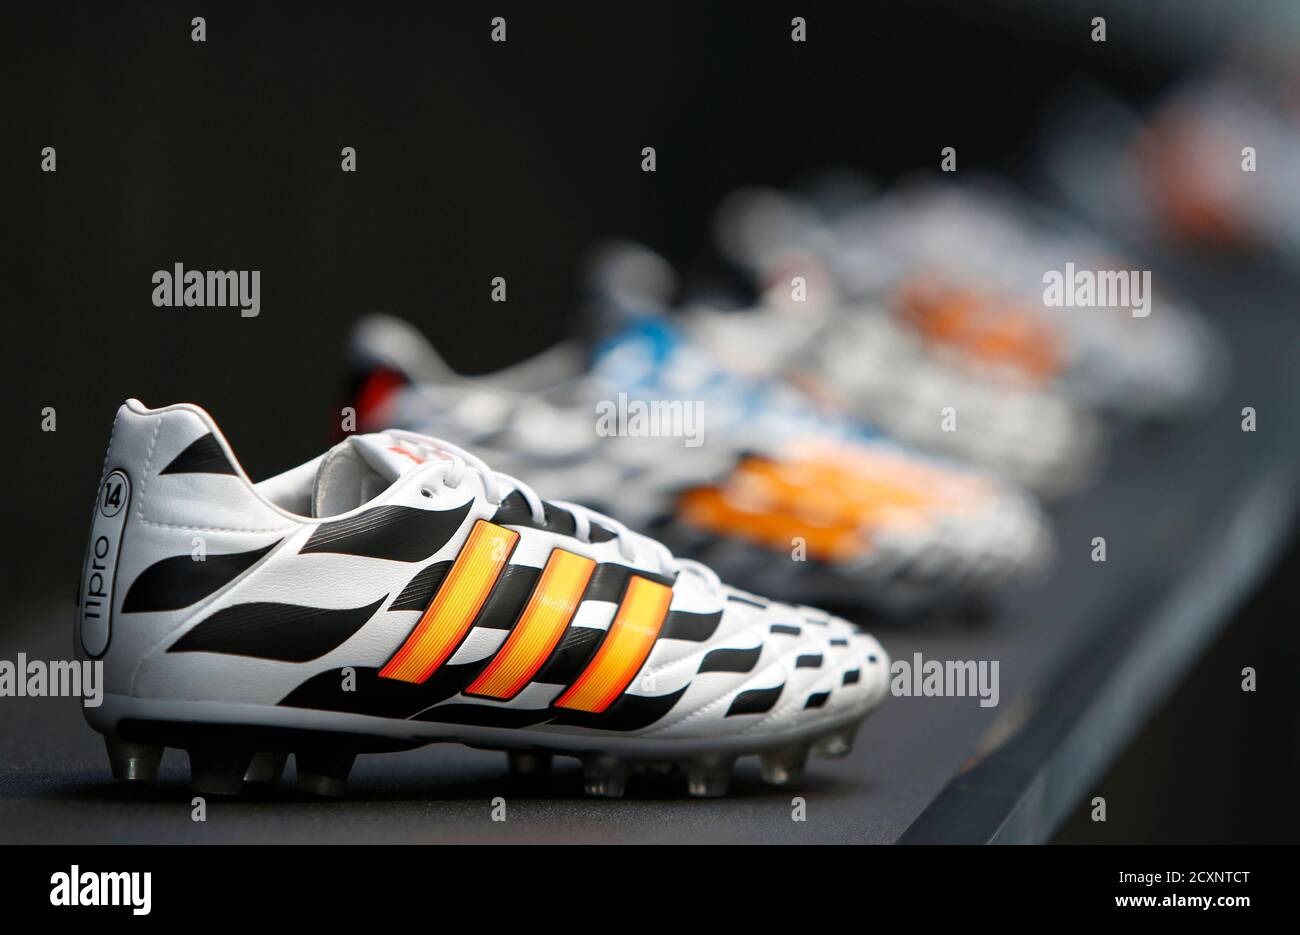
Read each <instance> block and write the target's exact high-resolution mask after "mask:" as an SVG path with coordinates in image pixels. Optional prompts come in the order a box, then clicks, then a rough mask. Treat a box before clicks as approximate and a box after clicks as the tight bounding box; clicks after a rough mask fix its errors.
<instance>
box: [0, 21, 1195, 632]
mask: <svg viewBox="0 0 1300 935" xmlns="http://www.w3.org/2000/svg"><path fill="white" fill-rule="evenodd" d="M796 6H797V9H794V8H793V7H791V6H790V5H789V4H756V3H720V4H707V5H705V4H685V3H678V4H656V5H653V6H651V5H645V4H636V5H632V4H595V3H588V4H579V3H557V4H538V3H523V4H520V3H496V4H493V5H491V6H490V7H483V6H480V5H474V4H468V3H456V4H448V3H438V4H412V5H409V6H389V5H382V4H350V5H337V6H336V5H332V4H313V5H312V6H311V8H306V7H303V8H298V7H296V6H294V5H288V4H286V5H284V7H283V8H279V9H266V8H261V7H255V6H253V5H245V4H212V3H194V4H189V5H182V6H178V5H176V4H174V3H160V4H118V3H87V4H66V3H57V2H56V3H49V4H43V5H41V7H40V8H39V10H33V11H26V12H20V11H18V10H16V9H14V8H13V5H6V7H5V10H4V13H3V14H0V15H3V18H4V24H3V29H2V30H0V32H3V39H0V41H2V42H3V43H4V48H3V58H4V63H5V64H4V83H3V98H2V100H3V104H4V114H5V123H6V133H5V142H4V145H3V147H0V150H2V155H0V158H3V160H4V164H3V175H2V176H0V177H2V178H3V184H4V186H5V188H6V198H5V214H6V222H7V224H6V227H7V235H8V240H9V243H8V244H7V245H6V248H5V250H4V255H3V258H0V262H2V263H3V264H4V275H3V285H2V286H0V288H2V289H3V290H4V292H3V297H2V298H3V307H4V311H5V335H6V339H5V341H4V355H5V361H4V368H3V372H4V374H5V377H4V379H5V383H6V389H7V392H6V394H5V395H6V397H7V403H8V406H7V410H8V415H9V425H8V426H7V428H8V432H7V438H8V439H9V442H10V444H9V449H10V450H9V453H8V456H7V457H6V458H5V468H4V470H5V475H6V478H7V483H6V489H7V490H8V491H9V496H7V497H6V498H5V501H6V502H5V507H4V509H5V512H6V519H7V524H6V525H7V526H8V527H9V528H10V529H20V530H23V535H21V536H16V537H9V536H6V537H3V538H0V541H3V542H4V546H3V548H4V549H6V552H7V554H6V556H5V558H6V561H5V562H4V568H5V576H6V586H7V588H8V589H9V592H10V595H11V600H10V601H9V602H8V606H9V607H10V608H16V607H20V606H22V605H23V603H24V600H23V598H27V597H31V596H33V595H35V594H37V593H39V592H40V591H41V590H43V589H46V588H48V587H49V586H51V584H53V585H54V586H56V587H66V589H67V591H68V592H71V591H72V589H73V581H74V579H75V577H76V575H77V569H78V565H79V561H80V558H81V550H82V538H83V536H84V535H85V529H84V527H85V514H86V510H87V509H88V502H89V500H90V499H91V497H92V496H93V487H94V483H95V478H96V475H97V471H98V470H99V464H100V456H101V453H102V450H103V445H104V443H105V440H106V438H107V432H108V429H109V425H110V421H111V417H112V414H113V411H114V409H115V407H116V406H117V404H118V403H120V401H121V400H122V399H124V398H126V397H127V396H138V397H139V398H141V399H142V400H144V401H145V402H146V403H147V404H149V405H162V404H166V403H170V402H176V401H181V400H191V401H195V402H198V403H200V404H201V405H204V406H205V407H207V408H208V409H209V410H210V411H212V412H213V414H214V415H215V416H216V417H217V419H218V421H219V422H221V424H222V425H223V427H224V429H225V431H226V433H227V434H228V436H229V437H230V438H231V440H232V443H233V444H234V445H235V447H236V451H237V452H238V453H239V456H240V458H241V459H242V461H243V463H244V465H245V466H246V467H247V468H248V470H249V471H250V473H252V474H253V475H254V477H256V476H259V475H264V474H266V473H269V472H272V471H276V470H280V469H283V468H284V467H287V466H289V465H291V464H295V463H298V462H299V461H301V460H304V459H306V458H308V457H310V456H312V455H313V454H315V453H317V452H318V451H319V450H320V448H321V447H322V445H323V443H324V442H325V441H326V439H327V433H328V427H329V424H330V422H331V412H332V407H334V406H335V404H336V402H337V396H338V392H339V381H340V375H339V368H340V360H341V351H342V347H343V342H344V339H345V336H346V333H347V328H348V325H349V323H350V322H351V321H352V320H353V318H354V317H355V316H357V315H358V314H360V313H362V312H364V311H367V310H384V311H390V312H393V313H396V314H400V315H403V316H407V317H410V318H412V319H415V320H416V321H418V322H420V323H421V324H422V325H423V326H424V327H425V329H426V330H428V331H429V332H430V333H431V334H432V335H433V336H434V338H435V339H436V343H437V345H438V347H439V348H440V349H441V350H442V351H443V353H444V354H445V355H446V356H447V358H448V359H449V360H450V361H452V362H453V363H454V364H456V365H457V366H459V367H460V368H462V369H465V370H467V371H476V370H484V369H489V368H493V367H496V366H500V365H504V364H507V363H510V362H512V361H514V360H516V359H518V358H519V357H521V356H522V355H524V354H526V353H527V352H530V351H534V350H538V349H540V348H542V347H544V346H546V345H547V344H548V343H550V342H552V341H554V340H555V339H557V338H559V337H562V336H564V335H566V334H567V333H569V332H570V331H571V330H572V328H573V325H574V321H575V314H574V310H575V309H576V308H577V307H578V298H579V288H578V277H577V269H578V262H579V259H580V257H581V254H582V251H583V249H584V248H585V247H587V246H588V245H589V244H590V243H591V242H592V241H593V240H595V239H596V238H598V237H602V236H609V235H620V236H629V237H634V238H638V239H641V240H643V241H645V242H647V243H649V244H650V245H652V246H654V247H655V248H657V249H659V250H661V251H662V252H664V253H665V254H666V255H667V256H668V257H669V258H670V259H672V260H674V261H675V262H677V263H680V264H683V265H685V266H687V267H688V268H689V267H690V266H691V264H692V263H694V262H695V261H696V258H697V257H699V256H701V255H703V254H705V253H706V252H707V248H708V243H709V218H710V214H711V211H712V208H713V206H714V205H715V203H716V202H717V200H718V198H719V197H720V196H722V195H723V194H725V193H726V192H727V191H729V190H731V189H732V188H734V187H735V186H737V185H739V184H742V183H751V182H765V183H778V184H786V183H791V182H795V181H798V179H799V178H800V177H801V175H803V174H804V173H806V172H807V171H809V170H812V169H816V168H818V167H823V166H827V165H845V166H852V167H856V168H859V169H862V170H865V171H867V172H869V173H871V174H873V175H875V176H876V177H878V178H881V179H884V180H887V179H888V178H890V177H892V176H894V175H896V174H898V173H899V172H902V171H905V170H908V169H911V168H914V167H917V166H922V167H932V166H934V165H936V164H937V161H938V158H939V150H940V148H941V147H943V146H947V145H952V146H956V147H957V149H958V159H959V166H960V167H962V168H966V167H970V168H976V167H995V168H1014V167H1015V166H1017V165H1019V164H1020V163H1021V162H1022V161H1023V160H1025V158H1026V157H1027V156H1028V155H1029V154H1030V151H1031V149H1032V146H1033V142H1034V139H1035V136H1036V133H1037V129H1038V121H1039V119H1040V117H1041V116H1042V114H1043V112H1044V109H1045V107H1046V106H1047V105H1048V102H1049V101H1051V100H1052V98H1053V96H1054V95H1055V94H1056V93H1057V92H1058V91H1059V90H1060V89H1061V88H1062V87H1063V86H1064V85H1065V84H1066V83H1067V82H1069V81H1071V80H1074V79H1075V78H1076V77H1077V76H1078V75H1080V74H1083V75H1087V76H1090V77H1091V78H1093V79H1096V80H1101V81H1105V82H1107V83H1109V84H1111V85H1112V86H1115V87H1116V88H1118V89H1119V90H1120V91H1121V92H1122V93H1125V94H1127V95H1129V96H1131V97H1141V96H1143V95H1145V94H1147V93H1149V92H1150V91H1151V90H1153V89H1155V88H1158V87H1160V86H1161V85H1162V84H1163V82H1164V81H1165V80H1166V79H1167V78H1168V77H1169V75H1170V73H1171V67H1172V64H1171V60H1170V59H1169V58H1167V57H1163V56H1160V55H1156V54H1151V53H1149V52H1143V51H1141V50H1142V49H1143V48H1147V49H1150V48H1151V47H1156V48H1159V47H1160V43H1159V42H1158V41H1155V42H1153V40H1158V39H1159V36H1158V35H1156V36H1152V34H1151V28H1152V27H1151V24H1150V23H1149V22H1147V21H1145V20H1144V21H1141V22H1139V21H1138V20H1137V19H1136V18H1134V19H1133V21H1132V22H1131V23H1128V24H1127V25H1126V21H1125V8H1124V7H1120V8H1118V9H1115V10H1112V11H1110V12H1109V14H1108V15H1109V16H1110V32H1111V33H1112V35H1113V36H1115V39H1114V40H1113V41H1112V42H1110V43H1108V44H1106V45H1104V46H1102V45H1100V44H1097V43H1093V42H1091V41H1090V40H1089V38H1088V31H1089V25H1088V24H1089V20H1090V18H1091V16H1092V15H1093V13H1092V12H1089V10H1088V9H1087V8H1084V7H1082V6H1078V5H1075V4H1069V3H1061V4H1052V3H1009V2H1004V3H992V4H986V5H984V6H980V5H978V4H967V3H941V2H934V0H913V2H910V3H901V2H900V3H871V4H853V5H847V4H836V5H832V4H824V3H811V2H800V3H799V4H797V5H796ZM196 15H202V16H204V17H205V18H206V22H207V41H206V42H205V43H202V44H198V43H194V42H192V41H191V39H190V30H191V27H190V19H191V17H192V16H196ZM495 15H502V16H505V17H506V18H507V23H508V27H507V28H508V42H507V43H505V44H504V45H502V44H494V43H492V42H491V41H489V32H490V27H489V23H490V20H491V17H492V16H495ZM792 15H802V16H804V17H805V18H806V19H807V21H808V30H809V33H808V35H809V41H808V42H807V43H804V44H796V43H792V42H791V41H790V38H789V35H790V18H791V16H792ZM1135 35H1140V36H1141V38H1142V43H1138V42H1136V41H1135V39H1134V36H1135ZM647 145H653V146H655V147H656V148H657V152H658V171H657V173H655V174H653V175H649V174H645V173H642V172H641V170H640V158H641V157H640V151H641V148H642V147H643V146H647ZM44 146H54V147H56V150H57V160H58V163H57V165H58V171H57V172H56V173H52V174H46V173H42V172H40V171H39V163H40V152H41V149H42V147H44ZM344 146H353V147H355V148H356V150H357V154H358V171H357V172H356V173H347V174H345V173H343V172H342V171H340V149H341V148H342V147H344ZM177 261H179V262H183V263H186V264H188V265H190V266H192V267H194V268H199V269H259V270H261V271H262V311H261V315H260V316H259V317H257V318H255V319H242V318H241V317H240V316H239V314H238V313H237V312H236V311H234V310H220V309H193V308H191V309H183V308H182V309H167V308H164V309H158V308H155V307H153V305H152V304H151V302H150V296H151V292H152V284H151V282H150V276H151V274H152V272H153V271H154V270H156V269H164V268H170V267H171V264H172V263H174V262H177ZM496 275H503V276H506V277H507V279H508V283H509V302H508V303H507V304H506V305H504V306H503V305H501V304H494V303H492V302H490V300H489V291H490V286H489V284H490V281H491V279H492V277H493V276H496ZM45 406H53V407H55V409H56V411H57V431H56V432H54V433H44V432H42V431H41V410H42V408H43V407H45ZM14 596H16V597H17V598H18V599H17V600H14V599H13V597H14Z"/></svg>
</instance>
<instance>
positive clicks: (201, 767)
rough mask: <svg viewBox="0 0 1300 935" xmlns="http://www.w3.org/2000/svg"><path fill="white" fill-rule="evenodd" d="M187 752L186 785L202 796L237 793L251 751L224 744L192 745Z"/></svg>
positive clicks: (246, 768) (249, 760)
mask: <svg viewBox="0 0 1300 935" xmlns="http://www.w3.org/2000/svg"><path fill="white" fill-rule="evenodd" d="M189 755H190V787H191V788H192V789H193V790H194V791H195V792H198V793H201V794H203V795H239V793H240V791H241V790H242V789H243V787H244V774H245V773H246V772H247V771H248V764H249V763H250V762H251V761H252V759H253V753H252V751H251V750H246V749H241V748H238V747H229V746H225V745H215V746H202V747H194V748H192V749H190V750H189Z"/></svg>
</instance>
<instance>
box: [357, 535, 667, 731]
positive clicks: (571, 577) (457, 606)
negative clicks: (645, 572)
mask: <svg viewBox="0 0 1300 935" xmlns="http://www.w3.org/2000/svg"><path fill="white" fill-rule="evenodd" d="M518 540H519V533H517V532H514V531H512V530H509V529H506V528H504V527H501V526H497V525H494V524H493V523H489V522H487V521H486V520H478V521H477V522H476V523H475V524H474V528H473V529H472V530H471V531H470V535H469V538H468V539H467V540H466V542H465V545H464V546H463V547H462V548H461V550H460V554H459V555H457V557H456V560H455V561H454V562H453V563H452V566H451V569H450V570H449V571H448V572H447V577H446V579H445V580H444V581H443V583H442V585H441V586H440V587H439V588H438V592H437V593H436V594H435V595H434V597H433V600H432V601H430V603H429V606H428V608H427V609H426V610H425V611H424V613H423V614H422V615H421V616H420V620H419V622H418V623H416V625H415V628H414V629H413V630H412V631H411V634H410V635H409V636H408V637H407V638H406V641H405V642H404V643H403V644H402V646H401V647H400V648H399V649H398V650H397V652H396V653H394V654H393V657H392V658H391V659H389V660H388V662H387V663H386V664H385V665H384V667H383V668H382V669H380V670H379V674H380V676H381V677H383V678H389V679H397V680H400V681H404V682H412V683H415V684H421V683H423V682H425V681H427V680H428V678H429V677H430V676H431V675H433V673H434V672H436V671H437V670H438V668H439V667H440V666H442V665H443V664H444V663H445V662H446V661H447V660H448V659H449V658H450V657H451V655H452V653H454V652H455V650H456V648H457V647H458V646H459V645H460V644H461V641H462V640H464V638H465V636H466V634H468V633H469V631H470V629H471V628H472V627H473V625H474V620H475V618H476V617H477V616H478V614H479V612H480V611H481V610H482V609H483V604H484V603H485V602H486V601H487V598H488V595H489V594H490V593H491V592H492V588H493V586H494V585H495V584H496V582H497V579H498V578H499V577H500V576H501V573H502V571H503V570H504V569H505V567H506V565H507V564H508V562H509V559H510V554H511V553H512V552H513V551H514V547H515V544H516V543H517V542H518ZM595 568H596V563H595V562H594V561H592V560H591V559H589V558H586V557H584V556H581V555H575V554H574V553H572V552H566V551H565V550H563V549H555V550H553V551H552V552H551V556H550V558H549V559H548V560H547V562H546V567H545V568H544V569H542V573H541V577H540V578H539V579H538V582H537V585H536V586H535V587H534V588H533V592H532V594H531V595H530V596H529V598H528V602H527V604H526V605H525V606H524V609H523V610H522V611H521V612H520V614H519V618H518V619H517V620H516V621H515V625H514V627H513V629H511V631H510V635H509V636H508V637H507V638H506V641H505V643H504V644H503V645H502V647H501V649H500V650H498V651H497V653H496V655H495V656H493V658H492V660H491V662H489V663H488V666H487V668H485V669H484V670H483V671H482V672H481V673H479V675H478V677H477V678H476V679H474V681H473V682H472V683H470V685H469V687H467V688H466V689H465V694H467V695H476V696H480V697H484V698H493V699H497V700H501V701H505V700H509V699H511V698H513V697H515V695H517V694H519V692H520V691H522V690H523V688H524V686H525V685H527V684H528V683H529V681H531V680H532V678H533V676H534V675H536V674H537V672H538V670H539V669H541V667H542V666H543V665H544V664H545V662H546V660H547V659H549V658H550V656H551V653H552V652H553V651H554V650H555V647H556V646H557V645H558V643H559V641H560V639H561V637H563V635H564V632H565V631H566V630H567V629H568V627H569V624H570V622H571V621H572V620H573V615H574V614H575V613H576V612H577V610H578V606H579V605H580V604H581V603H582V596H583V593H584V592H585V591H586V589H587V584H588V582H590V580H591V576H592V574H593V572H594V571H595ZM672 595H673V592H672V588H671V587H669V586H668V585H665V584H662V583H660V582H657V581H651V580H650V579H649V578H643V577H639V576H636V575H634V576H632V577H631V578H630V579H629V580H628V584H627V589H626V591H625V593H624V594H623V598H622V600H621V601H620V602H619V607H618V611H617V613H616V614H615V616H614V621H613V623H611V624H610V628H609V632H608V633H607V634H606V635H605V638H604V640H603V641H602V642H601V644H600V647H599V649H597V651H596V655H595V657H594V658H592V659H591V661H590V662H589V663H588V664H587V666H586V668H585V669H583V671H582V672H581V673H579V675H578V677H577V678H576V679H574V681H573V683H572V684H571V685H570V686H569V687H568V689H567V690H566V691H565V692H564V693H563V694H561V695H560V697H559V698H557V699H556V701H555V706H556V707H560V708H567V709H570V710H574V711H587V712H591V713H597V714H598V713H600V712H602V711H604V710H605V709H606V708H608V707H609V706H610V705H611V704H613V702H614V700H615V699H616V698H618V696H619V695H621V694H622V693H623V692H624V690H626V688H627V686H628V685H629V684H630V683H631V681H632V679H633V678H634V677H635V675H636V673H637V672H638V671H640V669H641V666H642V665H644V664H645V660H646V657H648V656H649V655H650V650H651V649H652V648H653V647H654V643H655V640H656V639H657V638H658V636H659V631H660V629H661V628H662V627H663V622H664V620H665V618H666V617H667V616H668V605H669V604H670V603H671V602H672Z"/></svg>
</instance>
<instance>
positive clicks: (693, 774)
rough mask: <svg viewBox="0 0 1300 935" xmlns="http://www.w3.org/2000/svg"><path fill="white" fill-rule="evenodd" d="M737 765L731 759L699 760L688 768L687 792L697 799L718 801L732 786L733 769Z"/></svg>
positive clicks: (712, 758)
mask: <svg viewBox="0 0 1300 935" xmlns="http://www.w3.org/2000/svg"><path fill="white" fill-rule="evenodd" d="M735 765H736V761H735V759H733V758H731V757H710V758H709V759H706V760H697V761H695V762H693V763H690V764H688V765H687V767H686V791H687V792H689V793H690V794H691V795H692V796H694V797H696V798H704V799H716V798H719V797H721V796H724V795H726V794H727V786H729V785H730V784H731V769H732V767H733V766H735Z"/></svg>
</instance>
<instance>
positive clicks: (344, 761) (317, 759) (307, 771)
mask: <svg viewBox="0 0 1300 935" xmlns="http://www.w3.org/2000/svg"><path fill="white" fill-rule="evenodd" d="M356 758H357V755H356V754H355V753H315V752H313V753H295V754H294V761H295V762H296V763H297V765H298V790H299V791H300V792H306V793H307V794H308V795H319V796H323V797H325V798H331V799H337V798H340V797H341V796H342V795H343V793H344V792H345V791H347V784H348V773H350V772H352V764H353V763H354V762H355V761H356Z"/></svg>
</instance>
